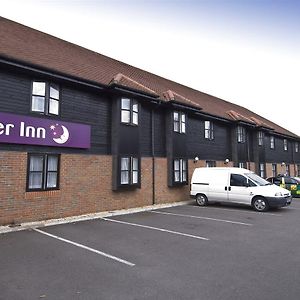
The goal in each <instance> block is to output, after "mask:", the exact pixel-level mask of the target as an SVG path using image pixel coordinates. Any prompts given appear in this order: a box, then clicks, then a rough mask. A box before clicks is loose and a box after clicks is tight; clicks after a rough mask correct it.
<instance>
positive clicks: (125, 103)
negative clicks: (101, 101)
mask: <svg viewBox="0 0 300 300" xmlns="http://www.w3.org/2000/svg"><path fill="white" fill-rule="evenodd" d="M121 107H122V109H127V110H130V99H126V98H123V99H122V104H121Z"/></svg>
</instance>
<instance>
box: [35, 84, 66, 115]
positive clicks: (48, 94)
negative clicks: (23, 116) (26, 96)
mask: <svg viewBox="0 0 300 300" xmlns="http://www.w3.org/2000/svg"><path fill="white" fill-rule="evenodd" d="M59 98H60V91H59V86H58V85H57V84H53V83H48V82H42V81H33V83H32V96H31V111H32V112H37V113H40V114H45V115H56V116H57V115H59V101H60V100H59Z"/></svg>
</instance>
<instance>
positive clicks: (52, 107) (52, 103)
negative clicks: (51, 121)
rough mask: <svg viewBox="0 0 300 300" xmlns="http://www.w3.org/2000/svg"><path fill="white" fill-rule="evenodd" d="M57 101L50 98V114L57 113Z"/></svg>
mask: <svg viewBox="0 0 300 300" xmlns="http://www.w3.org/2000/svg"><path fill="white" fill-rule="evenodd" d="M58 108H59V102H58V101H57V100H54V99H50V102H49V113H50V114H52V115H58Z"/></svg>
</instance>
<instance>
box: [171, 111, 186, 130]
mask: <svg viewBox="0 0 300 300" xmlns="http://www.w3.org/2000/svg"><path fill="white" fill-rule="evenodd" d="M173 124H174V125H173V128H174V131H175V132H179V133H185V127H186V115H185V113H183V112H178V111H174V112H173Z"/></svg>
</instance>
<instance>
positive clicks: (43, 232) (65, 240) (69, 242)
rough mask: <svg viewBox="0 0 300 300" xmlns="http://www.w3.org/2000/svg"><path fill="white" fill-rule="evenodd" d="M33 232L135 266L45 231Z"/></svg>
mask: <svg viewBox="0 0 300 300" xmlns="http://www.w3.org/2000/svg"><path fill="white" fill-rule="evenodd" d="M33 230H34V231H36V232H39V233H41V234H44V235H47V236H49V237H52V238H54V239H57V240H59V241H62V242H65V243H68V244H71V245H74V246H76V247H79V248H82V249H85V250H88V251H91V252H94V253H96V254H99V255H102V256H105V257H107V258H110V259H113V260H115V261H117V262H119V263H122V264H125V265H128V266H130V267H133V266H135V264H133V263H131V262H129V261H127V260H124V259H121V258H119V257H116V256H113V255H110V254H107V253H105V252H102V251H99V250H96V249H93V248H90V247H87V246H85V245H82V244H78V243H76V242H72V241H70V240H67V239H64V238H61V237H59V236H57V235H54V234H51V233H48V232H45V231H42V230H39V229H33Z"/></svg>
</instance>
